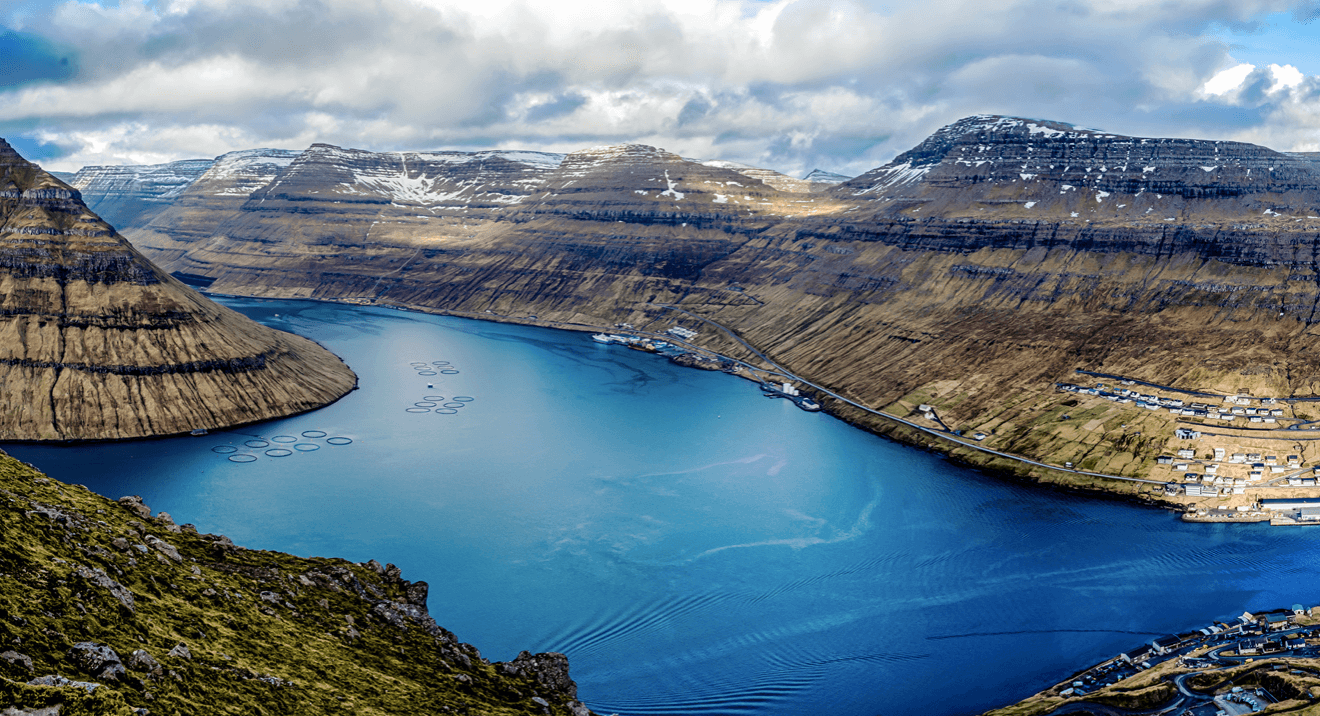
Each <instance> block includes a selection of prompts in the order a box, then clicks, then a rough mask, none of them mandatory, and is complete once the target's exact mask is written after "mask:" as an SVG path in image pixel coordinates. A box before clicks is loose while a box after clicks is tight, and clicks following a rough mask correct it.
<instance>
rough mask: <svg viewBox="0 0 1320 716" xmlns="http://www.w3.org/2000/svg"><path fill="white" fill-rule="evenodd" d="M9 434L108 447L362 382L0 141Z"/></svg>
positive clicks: (0, 379)
mask: <svg viewBox="0 0 1320 716" xmlns="http://www.w3.org/2000/svg"><path fill="white" fill-rule="evenodd" d="M0 335H3V336H5V338H6V340H5V341H4V342H3V347H0V405H3V411H2V412H0V439H3V440H98V439H114V438H129V437H145V436H153V435H168V434H176V433H183V432H188V431H190V430H193V429H197V428H208V429H209V428H218V427H223V426H229V425H234V424H238V423H247V422H252V421H257V420H265V419H268V418H274V417H281V416H286V415H291V414H294V413H298V412H302V411H306V410H311V409H313V408H317V407H320V406H322V405H325V404H327V403H329V402H332V401H334V400H336V399H338V398H339V397H341V396H342V395H344V394H345V393H346V392H348V391H349V390H351V389H352V388H353V387H354V385H355V383H356V376H355V375H354V374H353V372H352V371H351V370H349V368H348V367H347V366H345V365H344V364H343V363H342V362H341V361H340V360H339V359H338V358H336V357H335V356H334V355H333V354H331V353H330V352H329V351H327V350H325V349H324V348H322V347H321V346H319V345H317V344H316V343H313V342H312V341H309V340H306V339H304V338H301V337H298V336H294V335H291V334H288V333H283V332H280V331H274V330H271V329H269V328H265V327H263V326H260V325H258V324H256V323H255V322H253V321H251V320H248V319H247V318H245V317H243V316H241V315H239V314H238V313H236V312H234V311H231V310H229V309H227V308H223V307H221V306H219V305H216V304H215V303H213V302H212V301H210V300H209V299H206V298H204V297H202V296H200V295H199V294H197V293H196V292H194V291H192V290H191V289H189V288H187V287H186V286H184V285H183V284H181V283H179V282H178V281H176V280H175V279H173V278H171V277H170V276H168V275H167V274H166V273H165V272H163V271H162V270H160V269H159V268H158V267H157V266H155V265H154V264H152V263H151V262H150V261H148V260H147V259H146V258H144V257H143V256H142V255H141V254H139V253H138V252H137V251H136V250H135V249H134V248H133V247H132V246H131V245H129V243H128V242H127V241H125V240H124V239H123V237H121V236H119V234H117V233H116V232H115V230H114V228H113V227H111V226H110V225H109V224H107V223H106V222H105V221H103V220H102V219H100V218H99V217H98V216H96V215H95V214H94V213H92V212H91V211H90V210H89V209H88V208H87V206H86V205H85V204H84V203H83V202H82V199H81V196H80V195H79V193H78V191H76V190H75V189H72V188H70V187H69V186H68V185H66V184H64V183H63V182H61V181H59V180H58V179H56V178H54V177H52V176H51V175H49V174H47V173H46V172H43V171H42V170H41V169H40V168H39V167H37V166H36V165H34V164H31V163H29V162H27V161H25V160H24V159H23V158H22V157H20V156H19V155H18V153H17V152H15V151H14V150H13V149H12V148H11V147H10V146H9V145H8V144H6V143H4V141H3V140H0Z"/></svg>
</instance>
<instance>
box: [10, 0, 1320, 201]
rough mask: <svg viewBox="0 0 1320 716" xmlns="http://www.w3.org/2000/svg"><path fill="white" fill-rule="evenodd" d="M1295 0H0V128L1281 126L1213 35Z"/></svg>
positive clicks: (792, 160) (642, 134)
mask: <svg viewBox="0 0 1320 716" xmlns="http://www.w3.org/2000/svg"><path fill="white" fill-rule="evenodd" d="M1312 5H1313V4H1312ZM1312 5H1297V4H1289V3H1283V2H1273V1H1271V0H1240V1H1235V0H1169V1H1168V2H1163V3H1159V4H1151V3H1148V2H1143V1H1140V0H1066V1H1064V2H1058V1H1053V0H1051V1H1046V0H1005V1H1004V2H999V3H983V2H972V1H971V0H925V1H922V2H917V1H916V0H894V1H893V2H888V3H883V4H882V3H879V2H865V1H863V0H768V1H764V2H758V1H756V0H615V1H613V2H558V3H544V2H530V1H529V0H483V1H482V2H473V1H471V0H466V1H464V0H151V1H147V0H100V1H93V0H9V4H8V5H7V6H6V7H7V8H8V9H5V10H0V27H7V28H9V30H8V32H7V33H6V34H4V35H0V51H3V50H4V48H5V46H4V45H3V42H4V39H3V38H8V37H11V36H12V37H16V38H21V40H22V43H25V44H23V47H24V48H26V49H24V50H23V52H22V53H15V55H14V56H15V57H19V56H21V57H25V58H29V59H27V60H25V61H27V62H29V63H30V66H31V67H33V68H36V69H33V70H30V71H27V74H26V75H23V77H24V79H22V80H15V81H11V82H9V83H5V84H0V129H3V130H4V131H10V132H13V131H18V132H20V133H21V134H22V135H23V137H25V138H26V139H27V140H28V141H29V142H31V143H43V144H44V145H47V146H57V147H59V148H61V149H60V151H61V153H62V154H63V156H62V157H60V158H59V159H58V160H57V161H56V162H54V163H53V164H52V166H54V167H55V168H60V169H74V168H77V167H78V166H80V165H81V164H85V163H100V162H103V163H119V162H129V161H132V162H137V161H142V160H143V159H144V158H151V159H152V160H153V161H164V160H168V159H171V158H185V157H194V156H205V155H208V154H209V155H214V154H219V153H222V152H224V151H230V150H234V149H241V148H249V147H254V146H282V147H289V148H302V147H305V146H307V145H308V144H310V143H312V142H317V141H321V142H330V143H335V144H340V145H345V146H354V147H361V148H367V149H376V150H389V149H424V148H441V147H446V148H484V147H528V148H542V149H550V150H558V151H570V150H573V149H579V148H582V147H585V146H591V145H597V144H604V143H613V142H621V141H640V142H646V143H650V144H656V145H658V146H662V147H664V148H666V149H669V150H670V151H674V152H677V153H680V154H682V155H684V156H691V157H703V158H722V159H730V160H734V161H741V162H745V163H749V164H757V165H761V166H768V167H771V168H775V169H779V170H781V171H786V172H788V173H792V174H799V175H800V174H802V173H805V172H806V171H809V170H811V169H813V168H816V167H821V168H825V169H829V170H833V171H841V172H844V173H860V172H862V171H865V170H867V169H870V168H872V167H874V166H878V165H879V164H882V163H883V162H885V161H887V160H888V159H890V158H892V157H893V156H894V155H895V154H897V153H899V152H901V151H904V150H906V149H908V148H910V147H911V146H912V145H914V144H915V143H917V142H918V141H920V140H921V139H922V138H923V137H925V136H926V135H927V134H929V133H930V132H931V131H933V130H934V129H936V128H938V127H939V126H940V125H942V124H945V123H947V122H951V121H953V120H956V119H958V118H959V117H962V116H966V115H968V114H975V113H981V112H998V113H1005V114H1016V115H1024V116H1031V117H1045V118H1054V119H1060V120H1064V121H1070V122H1076V123H1079V124H1083V125H1086V126H1095V127H1102V128H1105V129H1109V130H1111V131H1116V132H1129V133H1145V134H1157V135H1174V136H1215V137H1229V136H1231V137H1234V138H1239V137H1261V138H1268V139H1270V140H1271V141H1276V142H1283V143H1284V144H1283V145H1277V144H1276V145H1275V146H1278V147H1279V148H1283V149H1290V148H1294V147H1296V146H1310V145H1309V144H1308V142H1312V141H1313V137H1314V136H1315V135H1314V129H1315V128H1314V127H1312V126H1311V125H1313V124H1314V121H1312V120H1309V119H1305V118H1304V117H1303V119H1304V121H1303V122H1302V124H1301V125H1294V124H1293V123H1294V122H1296V121H1298V118H1299V117H1301V116H1302V115H1304V114H1305V112H1306V111H1308V108H1309V109H1315V107H1314V100H1312V99H1310V98H1309V97H1310V94H1308V93H1312V92H1313V90H1312V89H1311V88H1312V87H1313V85H1314V82H1313V78H1310V77H1307V76H1305V75H1304V74H1303V73H1302V72H1301V71H1300V70H1297V69H1296V67H1297V66H1299V65H1298V63H1296V62H1293V61H1291V60H1290V58H1286V57H1281V58H1278V62H1277V63H1276V64H1274V65H1268V66H1265V65H1262V66H1261V68H1259V69H1258V68H1257V67H1255V66H1253V65H1250V64H1246V63H1239V62H1236V61H1234V59H1233V57H1232V48H1231V47H1230V45H1229V44H1228V43H1227V42H1225V40H1223V39H1222V38H1221V36H1220V35H1221V34H1222V32H1223V31H1224V29H1225V28H1228V29H1229V30H1231V31H1234V32H1257V31H1259V29H1260V28H1261V27H1262V24H1261V23H1262V20H1261V19H1260V18H1262V17H1265V16H1267V15H1269V14H1270V13H1280V12H1286V13H1292V15H1294V16H1296V18H1298V19H1299V20H1306V19H1310V18H1311V17H1312V16H1313V15H1314V14H1315V12H1316V10H1315V8H1314V7H1312ZM1216 33H1220V34H1216ZM57 47H58V48H68V49H67V50H61V51H58V52H57V51H55V50H53V49H51V48H57ZM65 58H72V59H70V61H69V63H68V64H62V63H61V62H62V60H63V59H65ZM52 63H61V64H52ZM1257 64H1259V63H1257ZM24 66H28V65H24ZM1243 67H1246V68H1247V69H1242V68H1243Z"/></svg>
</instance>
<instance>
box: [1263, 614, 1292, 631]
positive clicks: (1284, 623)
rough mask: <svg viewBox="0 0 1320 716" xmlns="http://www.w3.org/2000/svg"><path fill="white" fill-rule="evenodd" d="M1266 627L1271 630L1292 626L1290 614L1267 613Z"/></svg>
mask: <svg viewBox="0 0 1320 716" xmlns="http://www.w3.org/2000/svg"><path fill="white" fill-rule="evenodd" d="M1264 622H1265V628H1266V629H1267V630H1269V631H1279V630H1282V629H1287V628H1288V627H1289V626H1291V624H1290V622H1291V618H1290V615H1288V614H1266V615H1265V619H1264Z"/></svg>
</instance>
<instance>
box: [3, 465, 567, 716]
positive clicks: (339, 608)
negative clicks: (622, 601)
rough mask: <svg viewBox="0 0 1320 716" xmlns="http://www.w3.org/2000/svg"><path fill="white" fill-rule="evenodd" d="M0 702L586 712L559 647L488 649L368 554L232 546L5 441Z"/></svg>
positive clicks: (423, 592) (53, 710)
mask: <svg viewBox="0 0 1320 716" xmlns="http://www.w3.org/2000/svg"><path fill="white" fill-rule="evenodd" d="M0 525H2V526H3V529H0V610H3V613H4V615H5V618H4V619H3V620H0V639H2V640H3V642H4V646H3V647H0V649H3V653H0V705H3V709H4V713H6V714H29V715H34V714H65V715H66V716H74V715H76V714H82V715H84V716H89V715H101V714H115V715H116V716H128V715H129V714H134V713H137V714H144V713H152V714H222V713H223V714H328V713H336V714H337V713H344V714H372V715H383V714H400V715H403V714H423V713H424V714H440V713H457V714H492V715H496V714H499V715H510V716H511V715H512V714H558V715H559V716H569V715H571V716H588V715H589V714H590V712H589V711H588V710H587V709H586V707H584V706H583V705H582V704H581V703H580V702H579V701H577V687H576V685H575V684H574V683H573V681H572V680H571V679H570V678H569V674H568V660H567V659H566V658H565V657H564V656H563V655H562V654H537V655H532V654H529V653H527V652H523V653H522V654H520V655H519V656H518V658H516V659H514V660H513V661H511V662H508V663H496V664H491V663H490V662H488V661H487V660H485V659H483V658H481V654H480V653H479V652H478V651H477V649H476V648H475V647H473V646H471V645H469V644H464V643H461V642H459V641H458V639H457V638H456V637H455V636H454V634H452V633H450V632H449V631H448V630H446V629H444V628H443V627H441V626H439V625H438V624H436V622H435V620H434V619H433V618H432V617H431V616H430V614H428V613H427V609H426V601H427V593H428V591H429V590H428V586H427V584H426V583H425V582H410V581H408V580H405V579H403V578H402V575H401V574H400V572H399V570H398V568H397V567H395V566H394V565H385V566H381V565H380V564H379V563H377V562H376V561H375V560H372V561H370V562H366V563H363V564H354V563H351V562H347V561H345V560H342V559H326V558H321V557H313V558H311V559H303V558H299V557H294V556H292V555H287V554H281V553H278V552H264V551H257V550H248V549H244V548H242V547H238V546H235V545H234V544H233V543H232V542H231V541H230V540H229V539H228V538H226V537H224V536H223V535H209V534H198V532H197V530H196V529H195V528H193V526H192V525H186V524H185V525H181V526H179V525H175V524H174V521H173V520H172V519H171V518H170V516H169V515H166V514H165V513H160V514H158V515H155V516H153V515H152V514H151V510H150V509H149V508H148V507H147V506H146V505H143V504H142V502H141V500H140V499H136V498H132V497H125V498H123V499H120V500H119V501H118V502H113V501H111V500H108V499H105V498H103V497H100V496H98V495H95V494H93V493H91V492H88V491H87V489H86V488H83V487H81V486H75V485H65V484H62V483H60V482H58V481H55V480H51V479H49V478H46V477H43V476H42V475H41V474H40V473H38V472H37V471H36V470H34V469H32V468H30V467H27V466H25V465H22V464H21V463H19V462H18V461H17V460H14V459H13V458H11V457H8V456H6V455H3V454H0Z"/></svg>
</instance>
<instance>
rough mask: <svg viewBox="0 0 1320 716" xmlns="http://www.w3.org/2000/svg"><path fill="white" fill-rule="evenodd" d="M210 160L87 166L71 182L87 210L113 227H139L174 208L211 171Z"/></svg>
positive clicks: (69, 181) (70, 184)
mask: <svg viewBox="0 0 1320 716" xmlns="http://www.w3.org/2000/svg"><path fill="white" fill-rule="evenodd" d="M211 164H212V161H211V160H210V159H187V160H184V161H180V162H170V163H169V164H148V165H141V166H90V167H83V168H82V169H80V170H79V171H78V173H77V174H75V175H74V176H73V178H72V179H69V180H68V183H69V186H72V187H73V188H74V189H77V190H78V191H79V193H80V194H82V197H83V202H84V203H86V204H87V208H89V209H90V210H91V211H93V212H95V213H96V214H97V215H98V216H100V217H101V218H102V219H105V220H106V221H107V222H109V223H110V225H111V226H139V225H142V224H145V223H147V222H148V221H150V220H151V219H152V218H154V217H155V216H156V214H159V213H160V212H161V211H163V210H164V209H165V208H166V207H168V206H169V205H170V202H172V201H173V200H174V199H176V198H178V196H179V194H180V193H182V192H183V190H184V189H187V188H188V186H189V185H190V184H192V183H193V182H194V181H196V180H197V178H198V177H200V176H201V175H202V173H203V172H205V171H206V170H207V169H209V168H210V167H211Z"/></svg>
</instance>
